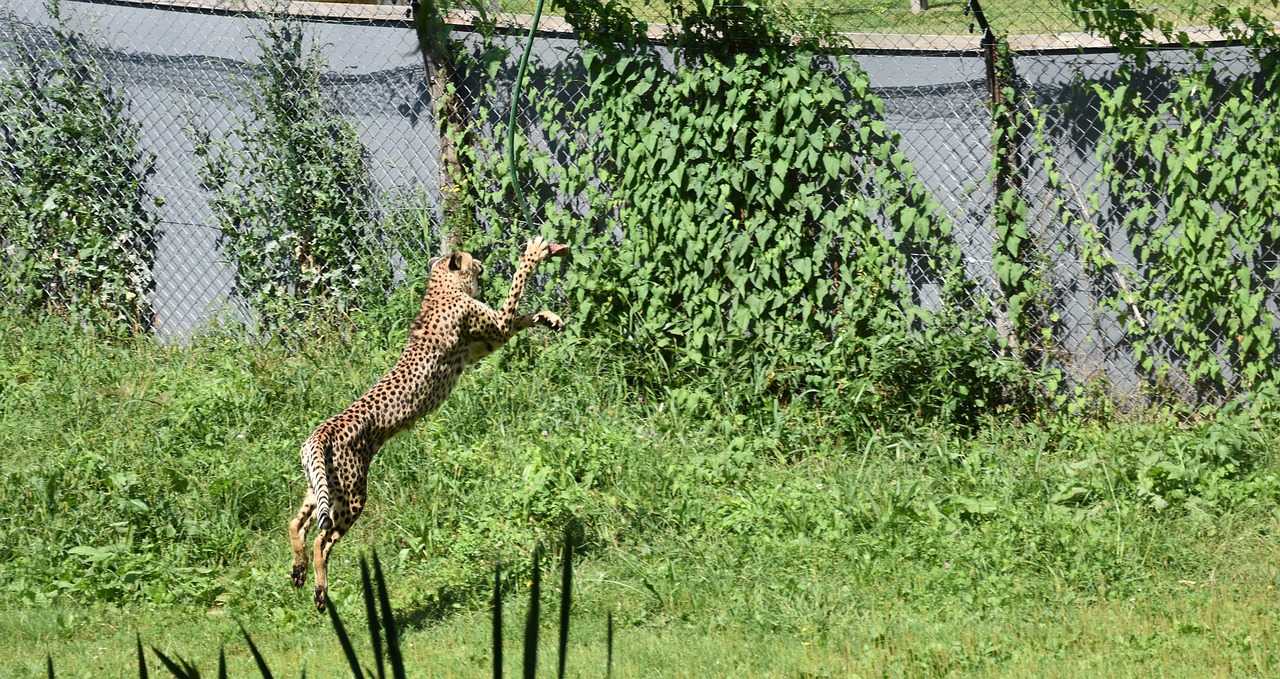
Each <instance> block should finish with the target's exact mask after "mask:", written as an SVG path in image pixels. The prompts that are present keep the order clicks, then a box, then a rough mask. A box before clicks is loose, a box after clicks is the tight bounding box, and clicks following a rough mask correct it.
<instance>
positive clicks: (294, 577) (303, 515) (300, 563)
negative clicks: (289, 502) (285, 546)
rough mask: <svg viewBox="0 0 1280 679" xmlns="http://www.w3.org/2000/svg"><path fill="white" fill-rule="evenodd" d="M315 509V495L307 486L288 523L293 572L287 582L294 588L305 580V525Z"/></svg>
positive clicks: (309, 520)
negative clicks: (300, 504) (295, 514)
mask: <svg viewBox="0 0 1280 679" xmlns="http://www.w3.org/2000/svg"><path fill="white" fill-rule="evenodd" d="M315 509H316V494H315V493H314V492H312V490H311V486H310V485H308V486H307V494H306V495H304V496H303V497H302V507H301V508H300V509H299V510H298V515H297V516H295V517H293V520H292V521H290V522H289V542H290V543H291V544H292V545H293V571H292V572H291V573H290V574H289V580H290V581H291V582H292V583H293V586H294V587H302V583H303V582H305V581H306V579H307V547H306V540H307V524H308V523H310V522H311V515H312V513H313V512H315Z"/></svg>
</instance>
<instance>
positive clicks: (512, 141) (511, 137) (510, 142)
mask: <svg viewBox="0 0 1280 679" xmlns="http://www.w3.org/2000/svg"><path fill="white" fill-rule="evenodd" d="M542 2H543V0H538V6H537V7H536V8H535V9H534V10H533V23H532V24H530V25H529V40H528V41H527V42H526V43H525V45H524V56H522V57H520V70H519V71H518V72H517V73H516V83H515V85H514V86H513V87H512V88H511V116H510V117H509V118H508V119H507V166H508V167H509V168H511V186H512V187H514V188H515V190H516V200H517V202H519V203H520V211H521V212H523V213H524V221H525V223H526V224H528V225H529V230H530V231H534V226H533V214H532V213H531V212H529V202H528V201H527V200H525V197H524V191H522V190H521V189H520V176H519V174H518V173H517V172H516V109H517V108H518V106H517V104H518V102H519V100H520V86H521V85H522V84H523V83H524V74H525V71H527V70H528V69H529V53H530V52H532V51H533V38H534V36H535V35H537V33H538V20H539V19H541V18H542Z"/></svg>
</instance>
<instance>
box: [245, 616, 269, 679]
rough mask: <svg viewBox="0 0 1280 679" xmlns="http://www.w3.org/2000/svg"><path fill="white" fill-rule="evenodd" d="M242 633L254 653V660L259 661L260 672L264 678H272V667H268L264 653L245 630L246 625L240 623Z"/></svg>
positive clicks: (250, 650)
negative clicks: (260, 651) (259, 650)
mask: <svg viewBox="0 0 1280 679" xmlns="http://www.w3.org/2000/svg"><path fill="white" fill-rule="evenodd" d="M240 634H243V635H244V640H245V641H246V642H248V644H249V652H250V653H252V654H253V660H254V662H256V663H258V672H259V673H261V674H262V679H272V676H271V669H270V668H269V667H267V661H266V660H264V659H263V658H262V654H261V653H259V652H258V646H257V644H254V643H253V638H251V637H250V636H249V633H248V632H246V631H245V629H244V625H240Z"/></svg>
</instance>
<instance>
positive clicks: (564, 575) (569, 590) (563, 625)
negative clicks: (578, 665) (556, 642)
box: [556, 524, 573, 679]
mask: <svg viewBox="0 0 1280 679" xmlns="http://www.w3.org/2000/svg"><path fill="white" fill-rule="evenodd" d="M572 530H573V529H572V524H571V525H569V526H565V529H564V549H563V550H562V551H561V554H560V556H561V558H562V559H563V567H562V568H561V570H560V663H559V665H558V666H557V668H556V676H557V677H559V679H564V664H565V656H566V655H567V654H568V652H569V605H570V601H571V600H572V598H573V533H572Z"/></svg>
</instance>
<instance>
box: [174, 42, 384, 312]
mask: <svg viewBox="0 0 1280 679" xmlns="http://www.w3.org/2000/svg"><path fill="white" fill-rule="evenodd" d="M263 21H264V23H263V26H264V28H263V30H262V32H261V34H259V35H258V44H259V47H260V48H261V50H262V63H261V64H260V66H259V68H258V71H257V73H256V75H255V76H254V77H253V78H252V79H251V80H250V81H249V82H248V83H246V86H245V89H244V91H245V95H246V97H247V99H248V103H249V108H250V110H251V111H252V113H253V116H252V117H250V118H244V119H241V120H240V121H239V122H238V124H237V125H236V127H235V130H234V132H233V134H232V136H230V137H227V138H221V139H214V138H213V137H212V136H211V135H210V134H209V132H208V131H206V130H202V129H194V128H193V129H192V130H191V135H192V137H193V139H194V141H195V146H196V156H197V158H198V161H199V163H198V168H197V169H198V170H199V172H200V177H201V181H202V183H203V184H204V186H205V188H206V189H207V190H209V191H210V192H211V195H212V198H211V205H212V207H213V211H214V215H215V218H216V220H217V225H218V228H219V231H220V233H221V236H222V238H221V241H220V242H221V245H222V248H223V251H224V252H225V253H226V255H227V258H228V260H229V261H230V262H231V264H232V265H233V266H234V267H235V272H236V289H237V292H238V293H239V294H240V295H241V296H242V297H243V298H244V299H245V300H247V301H248V302H249V303H250V304H251V305H252V307H253V308H254V309H255V310H256V311H257V312H258V321H259V323H260V324H261V325H262V326H263V327H264V328H267V329H269V330H283V329H286V328H287V327H289V326H290V324H291V323H292V322H293V321H294V320H297V319H299V318H302V317H306V316H311V315H314V314H315V313H335V312H336V313H345V312H348V311H350V310H352V309H356V308H361V307H367V306H370V305H374V304H378V303H381V302H382V301H384V300H385V297H386V293H387V290H388V289H389V288H390V283H391V266H390V257H389V255H388V253H387V252H385V251H384V250H383V248H381V247H379V246H377V245H371V241H372V238H371V233H372V225H374V224H376V222H377V220H376V217H377V215H376V214H375V201H374V197H375V193H374V186H373V182H372V180H371V178H370V176H369V170H368V167H367V158H366V156H367V154H366V152H365V150H364V147H363V145H362V144H361V143H360V139H359V136H358V135H357V132H356V128H355V126H354V125H353V124H352V123H351V122H350V121H348V120H346V119H345V118H343V117H342V116H341V115H339V114H338V113H337V112H336V111H335V107H334V104H333V101H332V99H331V97H330V96H329V95H328V94H327V93H326V92H325V90H324V89H323V88H322V86H321V81H320V78H321V65H322V62H321V56H320V54H319V52H318V50H317V48H314V47H313V48H311V49H305V48H304V47H303V35H302V26H301V24H300V23H298V22H296V21H292V20H288V19H281V18H275V17H267V18H265V19H264V20H263Z"/></svg>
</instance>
